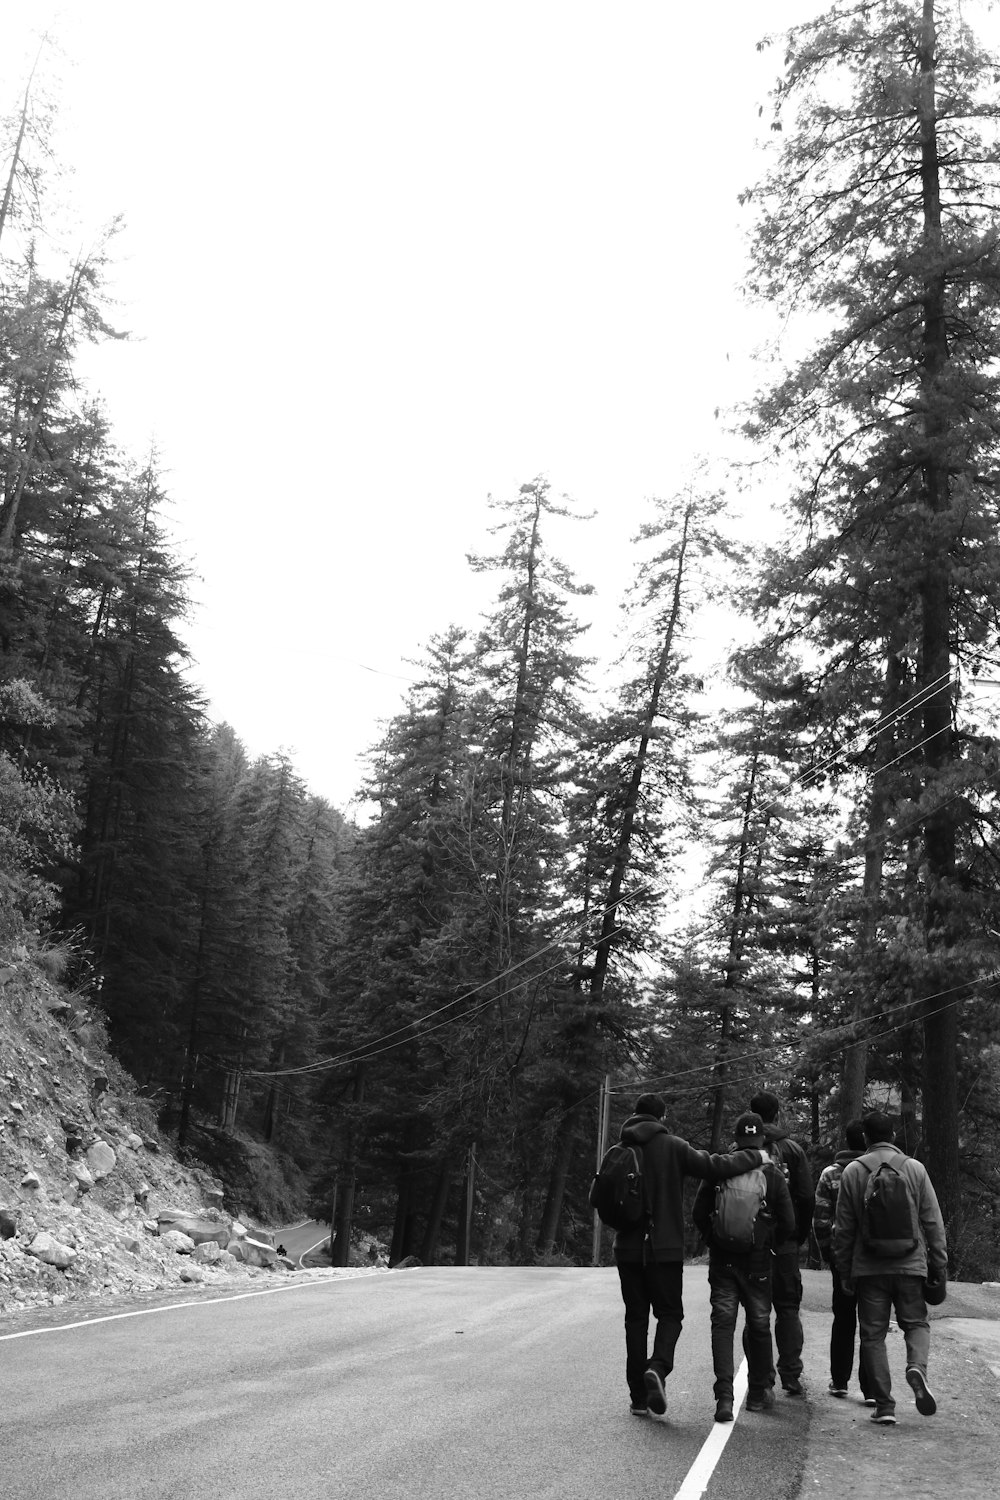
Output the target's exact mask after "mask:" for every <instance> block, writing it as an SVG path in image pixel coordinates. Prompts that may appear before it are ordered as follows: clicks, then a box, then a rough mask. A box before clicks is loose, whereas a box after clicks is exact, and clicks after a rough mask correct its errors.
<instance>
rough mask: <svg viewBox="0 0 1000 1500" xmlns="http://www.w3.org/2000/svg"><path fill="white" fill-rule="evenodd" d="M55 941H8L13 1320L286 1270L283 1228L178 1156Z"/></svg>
mask: <svg viewBox="0 0 1000 1500" xmlns="http://www.w3.org/2000/svg"><path fill="white" fill-rule="evenodd" d="M53 967H55V965H54V964H53V963H52V961H51V957H50V956H49V955H46V954H45V953H44V952H32V951H30V950H29V949H28V948H27V947H26V946H22V947H20V948H15V949H14V950H12V951H8V952H5V953H3V954H0V1319H3V1318H4V1317H7V1316H9V1315H11V1314H13V1313H17V1312H24V1311H26V1310H28V1309H31V1308H43V1307H46V1306H49V1307H58V1306H60V1305H61V1304H63V1303H68V1302H76V1301H80V1300H84V1299H92V1298H95V1297H105V1296H109V1295H111V1296H113V1295H115V1294H132V1293H144V1292H152V1291H157V1290H168V1289H171V1288H182V1287H184V1286H185V1285H198V1284H205V1283H208V1284H213V1283H225V1284H227V1285H231V1284H232V1283H233V1281H234V1280H243V1281H246V1280H247V1279H248V1278H264V1279H271V1278H273V1277H276V1276H280V1277H284V1276H286V1275H287V1274H288V1271H289V1270H290V1269H291V1263H290V1262H289V1261H287V1260H284V1259H283V1258H282V1257H279V1256H278V1255H277V1253H276V1251H275V1248H274V1245H273V1242H272V1237H271V1236H270V1235H269V1234H267V1233H266V1232H263V1231H261V1230H254V1229H252V1228H251V1227H250V1226H248V1225H247V1224H245V1223H243V1222H241V1219H240V1216H239V1213H238V1206H237V1213H236V1214H235V1215H234V1214H232V1213H227V1212H226V1211H225V1209H224V1207H223V1204H224V1200H225V1191H224V1187H223V1184H222V1183H221V1182H220V1181H219V1180H218V1179H217V1178H215V1177H214V1176H212V1174H211V1173H209V1172H208V1171H205V1170H203V1169H200V1168H198V1167H192V1166H186V1165H183V1164H182V1163H180V1162H178V1161H177V1160H176V1159H175V1158H174V1157H173V1156H172V1155H171V1153H170V1150H169V1146H168V1143H167V1142H166V1141H165V1140H164V1138H163V1137H162V1136H161V1135H160V1133H159V1131H158V1130H157V1128H156V1124H155V1116H154V1114H153V1111H152V1110H151V1108H150V1107H149V1105H148V1104H147V1103H146V1102H145V1101H143V1100H142V1099H140V1098H139V1097H138V1096H137V1095H136V1093H135V1091H134V1088H133V1087H132V1084H131V1080H129V1079H128V1077H127V1076H126V1075H125V1074H124V1073H123V1072H122V1070H121V1069H120V1068H119V1067H118V1065H117V1064H116V1063H115V1061H114V1059H113V1058H112V1057H111V1055H110V1054H109V1052H108V1051H107V1047H106V1045H105V1044H104V1038H103V1033H102V1030H101V1027H100V1024H99V1022H98V1021H97V1020H96V1018H95V1017H94V1015H93V1014H92V1013H91V1012H90V1011H89V1009H88V1007H87V1006H86V1004H84V1003H81V1001H80V1000H79V998H78V997H76V996H73V995H72V994H70V993H68V992H67V991H66V990H65V989H64V988H63V987H62V985H61V984H60V983H59V981H58V978H57V977H56V975H55V974H53V973H52V972H51V970H52V968H53Z"/></svg>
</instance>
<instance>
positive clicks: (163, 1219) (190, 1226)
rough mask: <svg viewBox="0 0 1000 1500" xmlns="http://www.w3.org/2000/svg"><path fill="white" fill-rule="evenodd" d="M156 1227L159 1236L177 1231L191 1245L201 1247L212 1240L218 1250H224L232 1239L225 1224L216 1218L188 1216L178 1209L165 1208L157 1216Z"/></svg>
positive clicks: (200, 1215) (199, 1215)
mask: <svg viewBox="0 0 1000 1500" xmlns="http://www.w3.org/2000/svg"><path fill="white" fill-rule="evenodd" d="M156 1222H157V1225H158V1226H159V1232H160V1234H161V1235H162V1234H166V1233H168V1232H169V1231H170V1230H171V1229H179V1230H180V1232H181V1234H186V1235H187V1236H188V1238H189V1239H190V1240H191V1242H192V1244H195V1245H203V1244H206V1243H207V1242H208V1241H209V1240H214V1241H215V1243H216V1244H217V1245H218V1246H219V1248H220V1249H222V1250H225V1248H226V1246H227V1245H228V1244H229V1241H230V1239H231V1237H232V1231H231V1230H230V1228H229V1226H228V1225H227V1224H223V1223H220V1221H219V1220H218V1219H216V1218H209V1217H208V1216H207V1215H205V1214H189V1213H185V1212H184V1210H183V1209H179V1208H165V1209H164V1210H163V1212H162V1213H160V1214H157V1217H156Z"/></svg>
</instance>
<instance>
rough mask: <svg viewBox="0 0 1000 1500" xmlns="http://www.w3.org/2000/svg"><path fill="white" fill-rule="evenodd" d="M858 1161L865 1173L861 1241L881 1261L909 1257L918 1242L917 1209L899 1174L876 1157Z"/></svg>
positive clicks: (863, 1157)
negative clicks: (866, 1177) (866, 1179)
mask: <svg viewBox="0 0 1000 1500" xmlns="http://www.w3.org/2000/svg"><path fill="white" fill-rule="evenodd" d="M858 1160H859V1161H860V1162H861V1164H862V1166H863V1167H864V1168H865V1170H866V1172H867V1173H868V1181H867V1182H866V1183H865V1192H864V1197H863V1199H862V1202H861V1240H862V1243H863V1244H864V1247H865V1249H866V1250H867V1251H868V1252H869V1254H871V1255H875V1256H879V1257H881V1258H883V1259H885V1260H892V1259H895V1258H897V1257H899V1256H903V1255H909V1253H910V1251H911V1250H915V1249H916V1247H917V1245H918V1243H919V1240H920V1224H919V1219H918V1217H917V1205H916V1203H915V1202H914V1199H913V1193H912V1192H911V1190H910V1184H909V1183H908V1182H907V1180H906V1178H905V1177H904V1176H903V1174H902V1172H900V1171H897V1169H896V1168H895V1167H894V1166H893V1165H892V1163H891V1162H889V1161H880V1160H879V1158H878V1157H877V1156H862V1157H859V1158H858Z"/></svg>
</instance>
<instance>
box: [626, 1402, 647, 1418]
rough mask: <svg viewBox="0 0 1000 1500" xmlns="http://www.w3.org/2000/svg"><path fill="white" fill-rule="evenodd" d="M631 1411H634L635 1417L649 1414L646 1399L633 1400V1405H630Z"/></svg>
mask: <svg viewBox="0 0 1000 1500" xmlns="http://www.w3.org/2000/svg"><path fill="white" fill-rule="evenodd" d="M629 1411H630V1412H631V1413H632V1415H633V1417H648V1416H649V1407H648V1406H647V1405H646V1403H645V1401H633V1402H632V1405H631V1406H630V1407H629Z"/></svg>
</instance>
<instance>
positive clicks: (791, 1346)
mask: <svg viewBox="0 0 1000 1500" xmlns="http://www.w3.org/2000/svg"><path fill="white" fill-rule="evenodd" d="M771 1303H772V1306H773V1307H774V1342H775V1344H776V1345H777V1348H778V1374H779V1376H780V1377H781V1383H782V1384H783V1385H784V1383H785V1381H786V1380H798V1379H799V1378H800V1377H801V1375H802V1318H801V1316H800V1314H799V1308H800V1307H801V1306H802V1272H801V1271H800V1270H799V1247H798V1245H793V1246H791V1247H790V1248H789V1249H787V1250H776V1251H775V1254H774V1260H773V1262H772V1266H771Z"/></svg>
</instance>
